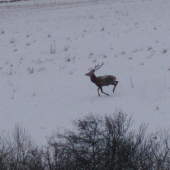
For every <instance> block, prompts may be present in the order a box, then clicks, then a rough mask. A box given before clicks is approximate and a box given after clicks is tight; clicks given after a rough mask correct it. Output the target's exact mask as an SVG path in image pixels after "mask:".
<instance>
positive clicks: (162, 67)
mask: <svg viewBox="0 0 170 170" xmlns="http://www.w3.org/2000/svg"><path fill="white" fill-rule="evenodd" d="M43 2H44V1H40V0H39V2H38V3H37V1H36V3H35V1H34V2H33V1H30V2H17V3H8V4H0V79H1V81H0V82H1V85H0V133H1V134H3V133H5V132H7V131H8V130H10V131H12V130H13V128H14V126H15V124H19V125H21V126H22V127H25V128H26V129H28V131H29V132H30V134H31V136H32V138H33V139H34V140H35V141H36V142H37V143H38V144H43V143H45V142H46V136H47V137H48V136H50V135H51V133H52V131H53V130H56V129H58V128H59V129H62V128H72V123H71V120H75V119H76V118H81V117H84V116H85V115H87V114H89V113H94V114H99V115H105V114H112V113H114V111H115V110H116V109H122V110H123V111H124V113H126V114H128V115H133V119H134V121H135V122H134V126H133V127H134V128H136V127H138V126H139V125H140V124H141V123H142V122H144V123H146V124H148V130H151V131H155V130H156V129H157V128H159V127H161V128H169V127H170V36H169V35H170V22H169V21H170V10H169V7H170V1H169V0H161V1H160V0H154V1H151V0H144V1H143V0H105V1H98V2H97V3H96V2H88V3H87V2H85V1H84V3H78V4H77V3H74V4H68V5H64V4H59V3H58V2H54V0H53V1H52V0H51V1H50V3H49V1H47V2H48V3H45V4H44V3H43ZM102 62H104V66H102V67H101V68H100V69H99V70H98V71H96V75H97V76H99V75H100V76H101V75H106V74H111V75H114V76H116V77H117V80H118V81H119V84H118V86H117V88H116V90H115V93H114V94H113V93H112V88H113V87H112V86H109V87H104V88H103V90H104V92H106V93H109V94H110V96H109V97H108V96H106V95H104V94H101V97H98V94H97V87H96V86H95V85H94V84H93V83H92V82H90V80H89V77H86V76H85V73H87V72H88V68H89V67H94V66H95V65H96V64H98V63H102Z"/></svg>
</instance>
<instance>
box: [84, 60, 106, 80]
mask: <svg viewBox="0 0 170 170" xmlns="http://www.w3.org/2000/svg"><path fill="white" fill-rule="evenodd" d="M103 64H104V63H102V64H101V65H99V64H98V65H96V66H95V67H94V68H89V69H88V70H89V71H90V72H88V73H86V74H85V75H86V76H89V77H91V76H92V75H93V74H94V72H95V71H96V70H98V69H99V68H100V67H101V66H102V65H103Z"/></svg>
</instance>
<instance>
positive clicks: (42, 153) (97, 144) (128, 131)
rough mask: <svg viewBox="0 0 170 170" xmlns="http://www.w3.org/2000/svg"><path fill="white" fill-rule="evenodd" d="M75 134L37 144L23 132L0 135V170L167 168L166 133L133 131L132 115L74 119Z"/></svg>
mask: <svg viewBox="0 0 170 170" xmlns="http://www.w3.org/2000/svg"><path fill="white" fill-rule="evenodd" d="M73 125H74V128H73V129H74V131H73V130H65V131H64V132H63V133H56V134H53V135H52V136H51V137H50V138H49V139H48V142H47V145H45V146H43V147H41V148H40V147H38V146H36V145H35V144H34V143H33V142H32V141H31V139H30V136H29V134H28V133H27V132H26V130H25V129H22V128H20V127H19V126H16V127H15V129H14V132H13V133H12V135H11V134H10V133H7V134H6V135H1V136H0V169H1V170H56V169H57V170H114V169H116V170H168V169H169V167H170V138H169V136H170V134H169V133H168V132H165V131H163V132H159V133H155V134H150V135H146V134H145V131H146V125H144V124H142V125H141V126H140V127H139V129H138V130H137V131H135V130H133V129H132V117H129V118H128V117H127V115H126V114H124V113H123V112H122V111H116V113H115V114H113V115H111V116H110V115H105V116H103V117H100V116H98V115H93V114H90V115H88V116H86V117H84V118H83V119H78V120H75V121H73Z"/></svg>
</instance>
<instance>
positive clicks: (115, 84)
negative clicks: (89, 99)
mask: <svg viewBox="0 0 170 170" xmlns="http://www.w3.org/2000/svg"><path fill="white" fill-rule="evenodd" d="M117 84H118V81H115V83H114V88H113V93H114V91H115V88H116V86H117Z"/></svg>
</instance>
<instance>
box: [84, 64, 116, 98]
mask: <svg viewBox="0 0 170 170" xmlns="http://www.w3.org/2000/svg"><path fill="white" fill-rule="evenodd" d="M103 64H104V63H102V64H101V65H99V64H98V65H96V66H95V67H94V68H90V69H89V71H90V72H89V73H86V74H85V75H86V76H89V77H90V79H91V81H92V82H93V83H94V84H96V86H97V87H98V89H97V91H98V95H99V96H100V94H99V89H100V90H101V92H102V93H104V92H103V89H102V86H109V85H114V88H113V93H114V91H115V88H116V86H117V84H118V81H116V77H115V76H111V75H105V76H99V77H96V76H95V74H94V72H95V71H96V70H98V69H99V68H100V67H101V66H102V65H103ZM104 94H105V95H107V96H109V94H107V93H104Z"/></svg>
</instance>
